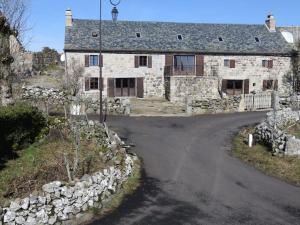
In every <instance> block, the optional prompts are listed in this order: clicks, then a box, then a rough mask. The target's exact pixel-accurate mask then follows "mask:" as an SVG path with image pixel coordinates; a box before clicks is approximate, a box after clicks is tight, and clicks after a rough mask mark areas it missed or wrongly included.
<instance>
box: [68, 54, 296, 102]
mask: <svg viewBox="0 0 300 225" xmlns="http://www.w3.org/2000/svg"><path fill="white" fill-rule="evenodd" d="M95 54H96V55H97V53H95ZM85 55H92V53H71V52H68V53H66V57H67V62H70V61H71V60H72V59H74V60H76V62H78V63H80V65H81V66H82V67H84V77H99V68H98V66H91V67H85V66H84V60H85V57H84V56H85ZM135 56H136V55H135V54H113V53H104V54H103V65H104V66H103V78H104V88H103V94H104V96H106V95H107V86H108V83H107V78H138V77H142V78H144V97H160V98H162V97H166V98H167V99H169V100H170V101H172V102H184V101H185V98H186V95H187V94H188V95H189V96H190V97H192V98H199V99H203V98H207V99H215V98H218V97H220V94H219V92H220V89H221V84H222V80H223V79H227V80H246V79H249V92H252V91H256V92H261V91H263V80H278V86H279V92H280V95H282V96H286V95H289V93H290V88H289V87H288V86H286V85H285V84H284V83H283V77H284V75H286V74H288V73H290V72H291V58H290V57H279V56H276V57H275V56H254V55H253V56H236V55H228V56H222V55H220V56H217V55H205V56H204V76H203V77H196V76H180V75H179V76H171V77H170V78H169V76H164V72H165V71H164V70H165V55H158V54H153V55H151V56H152V68H148V67H139V68H135V67H134V57H135ZM225 59H231V60H235V62H236V63H235V68H228V67H225V66H224V60H225ZM263 60H273V68H265V67H263V66H262V61H263ZM84 85H85V84H84V78H82V79H81V92H82V93H84V94H85V95H88V96H92V95H95V94H96V95H97V94H98V93H99V91H98V90H89V91H85V90H84Z"/></svg>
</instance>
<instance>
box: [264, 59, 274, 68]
mask: <svg viewBox="0 0 300 225" xmlns="http://www.w3.org/2000/svg"><path fill="white" fill-rule="evenodd" d="M262 67H265V68H269V69H271V68H273V60H263V61H262Z"/></svg>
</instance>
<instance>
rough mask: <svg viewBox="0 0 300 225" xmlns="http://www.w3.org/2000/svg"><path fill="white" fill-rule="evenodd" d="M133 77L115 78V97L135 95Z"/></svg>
mask: <svg viewBox="0 0 300 225" xmlns="http://www.w3.org/2000/svg"><path fill="white" fill-rule="evenodd" d="M135 80H136V79H135V78H116V81H115V82H116V89H115V96H116V97H131V96H136V90H135V89H136V88H135V87H136V83H135Z"/></svg>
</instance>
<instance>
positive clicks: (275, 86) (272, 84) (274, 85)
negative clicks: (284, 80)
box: [263, 80, 278, 91]
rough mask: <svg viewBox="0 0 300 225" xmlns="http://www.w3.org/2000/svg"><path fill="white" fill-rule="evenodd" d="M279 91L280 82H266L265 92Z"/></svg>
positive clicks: (264, 85) (264, 84) (264, 82)
mask: <svg viewBox="0 0 300 225" xmlns="http://www.w3.org/2000/svg"><path fill="white" fill-rule="evenodd" d="M267 90H278V80H264V81H263V91H267Z"/></svg>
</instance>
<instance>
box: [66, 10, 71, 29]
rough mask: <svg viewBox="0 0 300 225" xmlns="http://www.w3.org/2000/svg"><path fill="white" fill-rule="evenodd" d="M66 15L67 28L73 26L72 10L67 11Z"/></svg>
mask: <svg viewBox="0 0 300 225" xmlns="http://www.w3.org/2000/svg"><path fill="white" fill-rule="evenodd" d="M65 15H66V27H71V26H73V15H72V10H71V9H67V10H66V13H65Z"/></svg>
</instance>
